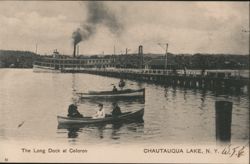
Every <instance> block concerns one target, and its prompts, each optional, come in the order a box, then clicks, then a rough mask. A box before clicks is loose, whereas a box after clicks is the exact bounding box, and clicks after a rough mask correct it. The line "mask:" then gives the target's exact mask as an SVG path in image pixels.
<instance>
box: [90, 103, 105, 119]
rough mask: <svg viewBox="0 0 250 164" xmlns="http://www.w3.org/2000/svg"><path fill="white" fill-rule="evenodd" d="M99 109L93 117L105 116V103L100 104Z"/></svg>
mask: <svg viewBox="0 0 250 164" xmlns="http://www.w3.org/2000/svg"><path fill="white" fill-rule="evenodd" d="M98 107H99V110H98V111H96V113H95V114H94V115H93V116H92V118H104V117H105V110H104V109H103V104H98Z"/></svg>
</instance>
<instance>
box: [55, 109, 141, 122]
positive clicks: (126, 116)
mask: <svg viewBox="0 0 250 164" xmlns="http://www.w3.org/2000/svg"><path fill="white" fill-rule="evenodd" d="M143 115H144V108H142V109H140V110H138V111H134V112H124V113H122V114H121V115H119V116H117V117H112V116H111V115H108V116H106V117H105V118H92V117H83V118H72V117H64V116H57V120H58V124H59V125H60V124H97V123H117V122H126V121H133V120H134V121H139V120H143Z"/></svg>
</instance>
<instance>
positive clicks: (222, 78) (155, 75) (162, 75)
mask: <svg viewBox="0 0 250 164" xmlns="http://www.w3.org/2000/svg"><path fill="white" fill-rule="evenodd" d="M61 71H62V72H64V73H88V74H94V75H101V76H108V77H115V78H120V79H129V80H136V81H142V82H149V83H156V84H167V85H174V86H181V87H191V88H208V89H218V88H221V87H226V88H227V87H230V88H231V87H233V88H241V87H244V86H247V88H248V87H249V78H248V77H244V76H241V75H240V74H237V73H236V72H234V73H232V72H221V71H209V70H207V71H206V72H205V73H204V74H201V73H197V72H192V73H191V72H189V73H188V74H187V73H183V72H182V71H180V70H177V71H175V72H173V71H172V70H159V69H156V70H153V69H119V68H114V69H110V68H108V69H105V68H75V69H74V68H73V69H63V70H61ZM248 91H249V89H248Z"/></svg>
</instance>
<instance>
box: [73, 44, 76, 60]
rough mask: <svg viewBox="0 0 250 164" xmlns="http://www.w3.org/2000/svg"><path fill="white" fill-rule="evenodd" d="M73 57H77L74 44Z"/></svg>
mask: <svg viewBox="0 0 250 164" xmlns="http://www.w3.org/2000/svg"><path fill="white" fill-rule="evenodd" d="M73 57H76V44H74V51H73Z"/></svg>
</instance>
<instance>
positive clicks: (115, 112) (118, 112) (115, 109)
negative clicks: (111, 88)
mask: <svg viewBox="0 0 250 164" xmlns="http://www.w3.org/2000/svg"><path fill="white" fill-rule="evenodd" d="M112 106H113V108H112V109H113V111H112V117H117V116H119V115H121V114H122V112H121V108H120V107H119V106H118V104H117V103H116V102H114V103H113V104H112Z"/></svg>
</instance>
